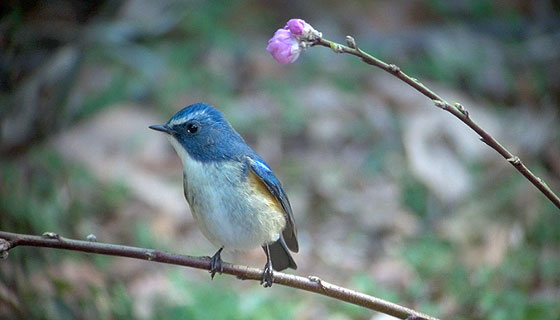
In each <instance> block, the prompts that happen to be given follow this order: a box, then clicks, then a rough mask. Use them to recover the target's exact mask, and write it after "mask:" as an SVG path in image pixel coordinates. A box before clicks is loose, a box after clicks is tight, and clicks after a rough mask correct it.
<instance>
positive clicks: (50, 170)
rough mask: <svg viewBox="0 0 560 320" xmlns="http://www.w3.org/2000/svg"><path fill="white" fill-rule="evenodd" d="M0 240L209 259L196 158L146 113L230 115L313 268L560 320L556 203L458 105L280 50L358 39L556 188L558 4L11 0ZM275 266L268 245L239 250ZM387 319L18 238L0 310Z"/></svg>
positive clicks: (4, 68)
mask: <svg viewBox="0 0 560 320" xmlns="http://www.w3.org/2000/svg"><path fill="white" fill-rule="evenodd" d="M0 8H1V19H0V46H1V47H0V48H1V51H0V173H1V180H0V230H3V231H11V232H21V233H30V234H42V233H43V232H45V231H51V232H56V233H59V234H60V235H63V236H66V237H71V238H77V239H85V238H86V236H87V235H88V234H95V235H96V236H97V239H98V240H99V241H102V242H110V243H117V244H125V245H132V246H141V247H149V248H157V249H162V250H168V251H172V252H177V253H184V254H189V255H211V254H213V253H214V251H215V250H216V248H214V247H212V245H211V244H210V243H209V242H208V241H207V240H206V239H205V238H204V237H203V236H202V234H201V233H200V231H199V230H198V228H197V227H196V225H195V224H194V223H193V219H192V217H191V215H190V213H189V211H188V207H187V204H186V202H185V200H184V198H183V195H182V183H181V178H182V175H181V170H182V168H181V164H180V162H179V159H178V157H177V156H176V154H175V153H174V151H173V150H172V148H171V147H170V145H169V144H168V142H167V140H166V139H165V137H164V136H163V135H161V134H158V133H156V132H153V131H151V130H149V129H148V128H147V127H148V125H151V124H159V123H163V122H165V121H167V119H169V117H171V115H173V114H174V113H175V112H176V111H177V110H179V109H180V108H182V107H183V106H186V105H189V104H191V103H195V102H199V101H204V102H207V103H210V104H213V105H215V106H216V107H218V108H219V109H220V110H221V111H222V112H223V113H224V114H225V115H226V118H227V119H228V120H230V121H231V123H232V124H233V126H234V127H235V128H236V129H237V130H238V131H239V132H240V133H241V134H242V135H243V136H244V137H245V138H246V140H247V142H248V143H249V144H250V145H251V146H253V147H254V148H255V149H256V150H257V152H258V153H260V154H261V156H262V157H263V158H264V159H265V160H266V161H267V162H268V163H269V164H270V166H271V167H272V168H273V169H274V170H275V172H276V173H277V175H278V176H279V177H280V179H281V180H282V182H283V185H284V187H285V189H286V190H287V193H288V195H289V197H290V199H291V202H292V206H293V207H294V214H295V219H296V222H297V226H298V229H299V239H300V253H299V254H296V255H295V259H296V261H297V263H298V265H299V268H298V270H297V271H289V272H290V273H294V274H298V275H302V276H307V275H315V276H318V277H321V278H323V279H325V280H326V281H330V282H333V283H335V284H338V285H342V286H347V287H349V288H352V289H355V290H359V291H362V292H365V293H368V294H371V295H375V296H378V297H380V298H383V299H388V300H390V301H392V302H396V303H399V304H401V305H405V306H408V307H411V308H415V309H417V310H419V311H421V312H424V313H427V314H430V315H433V316H438V317H442V318H453V319H558V318H559V317H560V304H559V303H558V301H559V297H560V228H559V227H558V226H559V225H560V214H559V211H558V209H556V208H555V207H554V206H553V205H552V204H551V203H550V202H549V201H548V200H547V199H546V198H545V197H544V196H543V195H542V194H541V193H539V192H538V191H537V189H536V188H535V187H534V186H533V185H531V184H530V183H529V182H528V181H527V180H526V179H524V178H523V177H522V176H521V175H520V174H519V173H518V172H517V171H516V170H514V169H513V168H512V167H511V166H510V165H509V164H508V163H507V162H506V161H505V160H504V159H503V158H501V157H500V156H499V155H498V154H497V153H496V152H495V151H493V150H492V149H490V148H488V147H487V146H486V145H484V144H483V143H481V142H480V141H479V140H478V136H477V135H476V134H475V133H474V132H471V131H470V130H468V129H467V128H466V127H465V126H464V125H463V124H462V123H461V122H459V121H458V120H457V119H455V118H454V117H452V116H451V115H450V114H448V113H446V112H444V111H442V110H439V109H437V108H435V107H434V106H433V104H432V103H431V102H430V101H429V100H428V99H426V98H425V97H423V96H422V95H420V94H419V93H417V92H415V91H414V90H413V89H411V88H409V87H407V86H406V85H404V84H403V83H401V82H400V81H399V80H398V79H396V78H392V77H391V76H390V75H388V74H386V73H384V72H383V71H381V70H379V69H374V68H372V67H369V66H367V65H365V64H363V63H362V62H360V61H359V60H358V59H356V58H355V57H351V56H348V55H337V54H335V53H334V52H332V51H331V50H329V49H327V48H323V47H317V48H311V49H309V50H307V51H306V52H305V53H304V54H303V55H302V56H301V57H300V59H299V60H298V61H297V62H296V63H294V64H293V65H289V66H282V65H280V64H278V63H276V62H275V61H274V60H273V59H272V57H271V56H270V55H269V53H268V52H267V51H266V50H265V47H266V45H267V40H268V39H269V38H270V37H271V36H272V35H273V33H274V31H275V30H276V29H278V28H281V27H283V26H284V24H285V22H286V21H287V20H288V19H290V18H296V17H297V18H302V19H305V20H306V21H307V22H309V23H310V24H312V25H313V26H314V27H315V28H316V29H318V30H320V31H322V32H323V34H324V36H325V37H326V38H328V39H331V40H335V41H338V42H343V41H344V36H345V35H347V34H350V35H353V36H354V37H355V38H356V40H357V42H358V45H360V46H361V48H362V49H364V50H366V51H368V52H370V53H372V54H374V55H376V56H377V57H379V58H381V59H384V60H385V61H387V62H389V63H395V64H397V65H399V66H400V67H401V68H402V69H403V70H404V71H405V72H407V73H408V74H410V75H411V76H413V77H416V78H418V79H420V80H421V81H423V82H424V83H425V84H427V85H428V86H429V87H431V88H433V89H434V90H435V91H436V92H438V93H440V94H441V95H442V96H443V97H444V98H446V99H448V100H449V101H451V102H453V101H459V102H461V103H462V104H463V105H465V106H466V107H467V108H468V110H469V111H470V114H471V115H472V117H473V118H474V119H475V120H476V121H477V122H479V123H480V124H481V125H482V126H483V127H484V128H486V129H487V130H488V131H489V132H490V133H491V134H493V135H494V136H495V137H496V138H498V139H499V140H500V141H501V142H502V143H503V144H504V145H505V146H507V147H508V148H509V149H510V150H511V151H512V152H513V153H515V154H516V155H519V156H520V157H521V159H522V160H523V161H524V162H525V163H526V164H527V165H528V166H529V167H530V168H531V169H532V170H533V171H534V172H535V173H536V174H537V175H538V176H540V177H542V178H544V179H545V181H546V182H547V183H548V184H549V185H550V187H551V188H552V189H553V190H555V191H556V193H559V192H560V143H559V141H560V126H559V124H560V114H559V113H560V79H559V77H558V74H560V17H559V16H560V3H559V2H558V1H489V0H476V1H453V2H448V1H440V0H414V1H357V0H353V1H344V2H337V1H305V2H304V1H267V2H261V1H223V2H222V1H220V2H217V1H216V2H211V1H194V0H193V1H175V0H161V1H150V0H128V1H116V0H106V1H70V0H66V1H64V0H50V1H46V0H44V1H10V0H8V1H3V2H2V4H1V5H0ZM223 257H224V259H225V260H226V261H231V262H234V263H238V264H246V265H250V266H253V267H262V266H263V265H264V261H265V257H264V254H263V253H262V250H261V249H260V248H259V249H255V250H253V251H250V252H242V253H226V254H225V255H223ZM179 317H182V318H185V319H385V317H384V316H382V315H379V314H376V313H374V312H371V311H368V310H366V309H363V308H359V307H355V306H350V305H348V304H345V303H342V302H338V301H336V300H332V299H329V298H325V297H322V296H319V295H315V294H310V293H307V292H303V291H298V290H294V289H290V288H284V287H282V286H279V285H275V286H273V287H272V289H267V290H265V289H263V288H262V287H260V286H259V285H258V283H257V282H253V281H247V282H244V281H239V280H236V279H235V278H233V277H230V276H217V277H216V278H215V279H214V280H213V281H210V277H209V275H208V273H206V272H204V271H201V270H194V269H188V268H181V267H177V266H168V265H163V264H157V263H150V262H145V261H137V260H131V259H126V258H117V257H105V256H100V255H87V254H82V253H76V252H66V251H61V250H53V249H41V248H26V247H21V248H19V247H18V248H16V249H14V250H12V251H10V254H9V258H8V259H7V260H4V261H0V318H6V319H7V318H25V319H31V318H33V319H131V318H134V319H156V318H158V319H159V318H167V319H173V318H179Z"/></svg>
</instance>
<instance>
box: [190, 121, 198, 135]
mask: <svg viewBox="0 0 560 320" xmlns="http://www.w3.org/2000/svg"><path fill="white" fill-rule="evenodd" d="M197 131H198V125H197V124H194V123H189V124H187V132H188V133H196V132H197Z"/></svg>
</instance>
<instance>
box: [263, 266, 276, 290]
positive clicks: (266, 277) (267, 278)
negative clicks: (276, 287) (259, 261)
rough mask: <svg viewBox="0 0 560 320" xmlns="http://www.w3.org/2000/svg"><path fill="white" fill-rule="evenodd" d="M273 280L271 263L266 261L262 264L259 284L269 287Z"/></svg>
mask: <svg viewBox="0 0 560 320" xmlns="http://www.w3.org/2000/svg"><path fill="white" fill-rule="evenodd" d="M273 282H274V272H273V271H272V263H271V262H270V261H267V262H266V264H265V266H264V271H263V275H262V279H261V284H262V285H263V286H264V287H265V288H270V287H272V283H273Z"/></svg>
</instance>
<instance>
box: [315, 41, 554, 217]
mask: <svg viewBox="0 0 560 320" xmlns="http://www.w3.org/2000/svg"><path fill="white" fill-rule="evenodd" d="M346 42H347V44H348V46H345V45H342V44H339V43H336V42H333V41H330V40H327V39H325V38H323V37H322V36H319V37H317V38H316V39H313V42H312V44H311V45H312V46H314V45H321V46H324V47H328V48H331V49H332V50H334V51H335V52H337V53H348V54H351V55H354V56H357V57H359V58H361V59H362V61H364V62H365V63H367V64H370V65H372V66H375V67H378V68H381V69H383V70H385V71H387V72H388V73H390V74H392V75H394V76H395V77H397V78H399V79H401V80H402V81H404V82H406V83H407V84H408V85H410V86H411V87H413V88H414V89H416V90H418V91H419V92H420V93H422V94H423V95H425V96H426V97H428V98H429V99H431V100H432V101H433V102H434V104H435V105H436V107H438V108H441V109H443V110H445V111H448V112H450V113H451V114H453V115H454V116H455V117H457V118H458V119H459V120H461V121H463V122H464V123H465V124H466V125H467V126H469V127H470V128H471V129H473V130H474V131H475V132H476V133H478V134H479V135H480V140H482V142H484V143H486V144H487V145H488V146H489V147H491V148H492V149H494V150H496V151H497V152H498V153H499V154H500V155H501V156H502V157H504V158H505V159H506V160H507V162H509V163H510V164H511V165H512V166H514V167H515V169H517V170H518V171H519V172H520V173H521V174H522V175H523V176H524V177H525V178H527V179H528V180H529V181H530V182H531V183H532V184H533V185H534V186H535V187H537V189H539V190H540V191H541V192H542V193H543V194H544V195H545V196H546V197H547V198H548V199H549V200H550V201H551V202H552V203H553V204H554V205H555V206H556V207H557V208H558V209H560V198H559V197H558V196H557V195H556V194H555V193H554V192H553V191H552V190H551V189H550V187H549V186H548V185H547V184H546V183H545V182H544V180H543V179H541V178H539V177H537V176H536V175H535V174H534V173H533V172H531V170H529V168H527V166H525V164H524V163H523V162H522V161H521V159H519V157H518V156H516V155H514V154H512V153H511V152H510V151H509V150H508V149H506V148H505V147H504V146H502V144H500V142H498V140H496V139H495V138H494V137H492V135H490V134H489V133H488V132H487V131H486V130H484V129H483V128H482V127H480V126H479V125H478V124H477V123H476V122H474V121H473V120H472V119H471V117H470V115H469V112H468V111H467V109H466V108H465V107H464V106H463V105H461V104H459V103H454V104H453V105H451V104H450V103H448V102H447V101H445V100H444V99H443V98H442V97H440V96H439V95H438V94H436V93H435V92H433V91H432V90H430V89H429V88H428V87H426V86H425V85H423V84H422V83H421V82H419V81H418V80H416V79H415V78H412V77H410V76H408V75H407V74H405V73H404V72H402V70H401V69H400V68H399V67H398V66H396V65H394V64H387V63H385V62H383V61H381V60H379V59H377V58H375V57H373V56H371V55H369V54H367V53H366V52H364V51H362V50H361V49H360V48H358V46H357V45H356V41H355V40H354V38H352V37H350V36H347V37H346Z"/></svg>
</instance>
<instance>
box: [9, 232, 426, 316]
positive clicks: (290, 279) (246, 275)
mask: <svg viewBox="0 0 560 320" xmlns="http://www.w3.org/2000/svg"><path fill="white" fill-rule="evenodd" d="M88 239H90V237H88ZM17 246H30V247H47V248H56V249H66V250H73V251H82V252H88V253H97V254H104V255H110V256H119V257H127V258H134V259H141V260H148V261H154V262H160V263H167V264H174V265H179V266H185V267H191V268H197V269H203V270H210V258H209V257H193V256H186V255H179V254H174V253H168V252H163V251H159V250H153V249H145V248H137V247H129V246H121V245H116V244H110V243H101V242H95V238H94V237H92V241H81V240H73V239H67V238H63V237H61V236H59V235H58V234H56V233H53V232H45V233H44V234H43V236H33V235H27V234H18V233H11V232H5V231H0V258H2V259H5V258H7V257H8V251H9V250H10V249H13V248H15V247H17ZM223 267H224V273H226V274H230V275H234V276H236V277H237V278H238V279H241V280H258V281H260V280H261V279H262V274H263V270H261V269H256V268H250V267H246V266H239V265H234V264H230V263H224V264H223ZM273 282H274V283H277V284H279V285H283V286H287V287H292V288H296V289H302V290H306V291H310V292H315V293H318V294H322V295H324V296H328V297H331V298H335V299H337V300H341V301H345V302H348V303H352V304H355V305H358V306H362V307H365V308H368V309H371V310H374V311H377V312H381V313H385V314H388V315H391V316H393V317H397V318H400V319H426V320H437V319H436V318H434V317H430V316H428V315H425V314H422V313H419V312H416V311H414V310H412V309H408V308H405V307H402V306H399V305H397V304H394V303H391V302H388V301H385V300H382V299H379V298H376V297H372V296H369V295H367V294H364V293H360V292H356V291H354V290H350V289H346V288H343V287H339V286H337V285H334V284H331V283H328V282H326V281H322V280H321V279H319V278H318V277H315V276H309V277H307V278H304V277H300V276H295V275H291V274H286V273H281V272H277V271H275V272H274V280H273Z"/></svg>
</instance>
